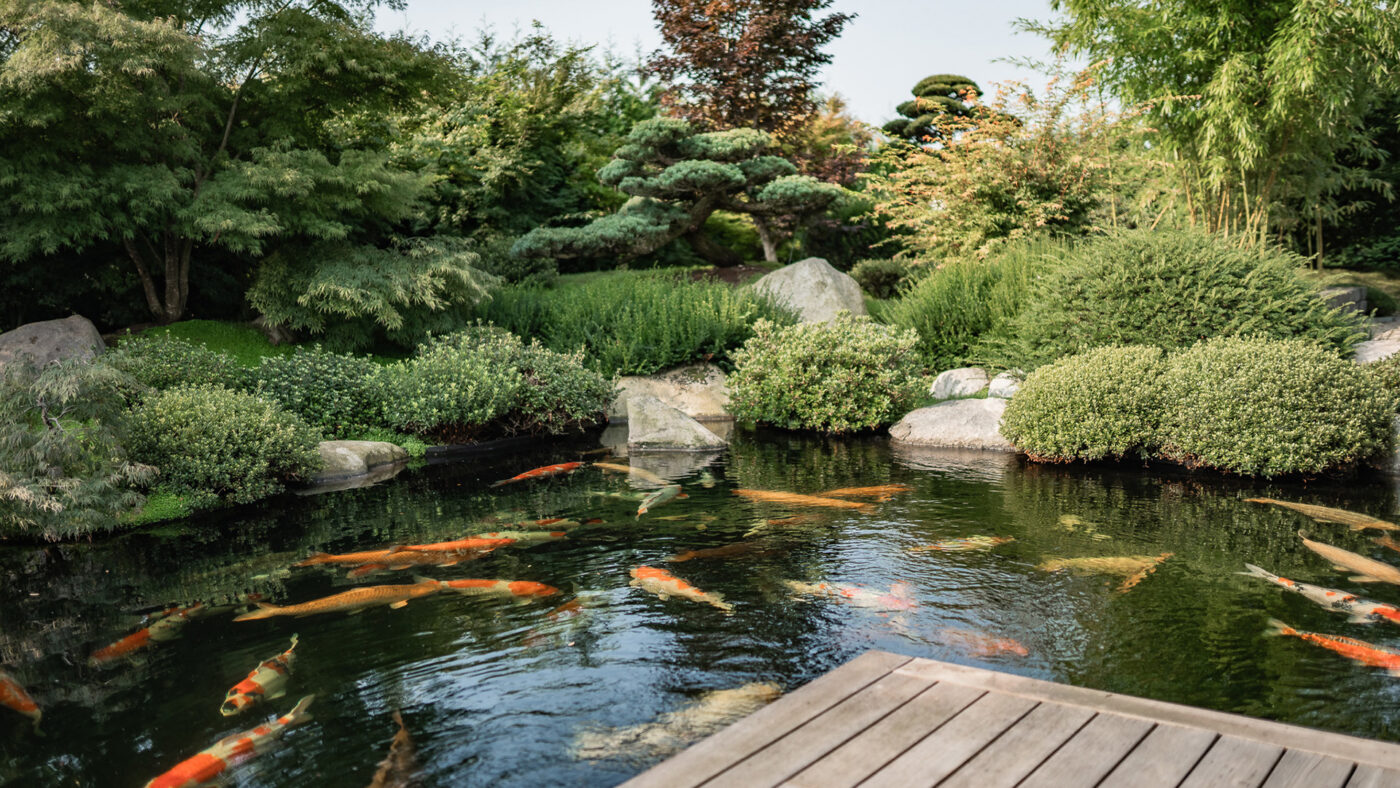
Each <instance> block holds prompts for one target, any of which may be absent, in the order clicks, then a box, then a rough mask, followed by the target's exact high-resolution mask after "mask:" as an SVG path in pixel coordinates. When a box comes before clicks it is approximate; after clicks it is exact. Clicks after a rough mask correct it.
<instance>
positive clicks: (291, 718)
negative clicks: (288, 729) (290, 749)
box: [281, 695, 316, 725]
mask: <svg viewBox="0 0 1400 788" xmlns="http://www.w3.org/2000/svg"><path fill="white" fill-rule="evenodd" d="M313 700H316V696H315V695H307V696H306V697H304V698H302V699H301V700H299V701H297V705H295V706H293V707H292V710H291V711H289V712H287V713H286V715H285V716H283V717H282V718H281V719H282V720H284V721H285V722H286V724H287V725H299V724H301V723H303V722H310V721H311V714H310V713H309V712H307V709H308V708H310V707H311V701H313Z"/></svg>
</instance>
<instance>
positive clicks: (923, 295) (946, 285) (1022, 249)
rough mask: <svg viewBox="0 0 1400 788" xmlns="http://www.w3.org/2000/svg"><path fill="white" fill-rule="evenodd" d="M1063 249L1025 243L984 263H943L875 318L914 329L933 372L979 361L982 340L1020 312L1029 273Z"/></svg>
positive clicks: (1053, 244) (1044, 242)
mask: <svg viewBox="0 0 1400 788" xmlns="http://www.w3.org/2000/svg"><path fill="white" fill-rule="evenodd" d="M1067 248H1068V247H1066V246H1065V245H1063V244H1062V243H1058V242H1054V241H1047V240H1041V241H1035V242H1029V241H1027V242H1021V243H1018V244H1013V245H1011V246H1008V247H1006V248H1005V249H1004V250H1003V251H1002V252H1001V253H1000V254H998V255H996V256H994V257H992V258H989V259H987V260H965V261H954V262H949V263H945V264H943V265H941V266H939V267H938V268H937V269H936V270H934V271H931V272H930V273H928V274H927V275H926V276H924V278H923V279H922V280H920V281H919V282H918V283H917V284H915V285H914V286H913V287H910V288H908V289H907V290H905V291H904V293H903V294H902V295H901V296H900V297H899V299H898V300H895V301H891V302H889V303H888V304H885V305H884V307H883V308H882V309H881V310H880V314H879V315H878V316H879V318H880V319H881V320H882V321H883V322H885V323H889V324H890V325H893V326H898V327H900V328H910V329H913V330H915V331H917V332H918V334H919V353H920V355H921V356H922V357H923V359H924V362H925V363H926V364H927V365H929V366H930V367H932V368H933V369H938V370H942V369H949V368H952V367H958V366H962V365H963V364H965V363H967V362H970V361H977V360H980V359H979V358H978V356H979V350H980V347H981V344H982V341H983V339H984V338H985V337H986V336H988V335H989V334H992V333H994V332H996V331H997V330H998V329H1000V328H1001V327H1002V326H1004V325H1005V324H1006V323H1007V321H1009V320H1011V318H1013V317H1014V316H1015V315H1016V314H1017V312H1018V311H1019V310H1020V309H1021V306H1022V304H1023V303H1025V300H1026V293H1027V291H1028V290H1029V288H1030V283H1031V277H1032V276H1033V274H1034V273H1035V272H1036V271H1037V270H1039V269H1040V268H1042V267H1044V265H1046V264H1047V263H1046V262H1045V261H1046V260H1048V259H1053V258H1054V257H1055V256H1058V255H1061V254H1064V253H1065V251H1066V249H1067ZM1004 366H1015V364H1006V365H1004Z"/></svg>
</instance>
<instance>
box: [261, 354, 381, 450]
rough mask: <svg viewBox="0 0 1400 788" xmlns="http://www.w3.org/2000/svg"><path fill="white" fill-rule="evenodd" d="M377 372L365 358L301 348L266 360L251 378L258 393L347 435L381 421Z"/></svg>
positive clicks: (331, 432) (320, 425) (332, 432)
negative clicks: (372, 383) (287, 354)
mask: <svg viewBox="0 0 1400 788" xmlns="http://www.w3.org/2000/svg"><path fill="white" fill-rule="evenodd" d="M378 371H379V365H378V364H376V363H374V362H373V361H371V360H369V359H368V358H365V357H362V356H352V355H348V354H344V353H332V352H330V351H327V350H322V349H320V348H309V349H308V348H298V349H297V350H296V351H295V352H294V353H292V355H290V356H271V357H268V358H264V359H263V360H262V363H261V364H259V365H258V367H257V368H256V369H254V370H252V371H251V375H250V377H251V379H252V381H253V385H254V386H255V387H256V391H257V393H258V395H259V396H261V397H263V398H264V399H268V400H271V401H273V402H276V403H277V404H278V405H281V406H282V408H283V409H284V410H287V411H290V412H292V413H295V414H297V415H298V416H300V417H301V418H302V419H303V420H304V421H306V423H308V424H311V425H312V426H314V427H316V428H318V429H320V430H321V431H322V432H324V433H325V434H326V435H330V436H333V437H336V438H343V437H346V436H347V435H350V434H353V433H359V432H362V431H363V430H365V429H366V428H368V427H370V426H372V425H375V424H377V423H378V422H379V418H380V409H381V408H380V403H379V396H378V389H377V388H376V387H375V386H373V385H371V381H372V379H373V377H374V375H375V373H377V372H378Z"/></svg>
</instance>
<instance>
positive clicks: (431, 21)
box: [377, 0, 1050, 125]
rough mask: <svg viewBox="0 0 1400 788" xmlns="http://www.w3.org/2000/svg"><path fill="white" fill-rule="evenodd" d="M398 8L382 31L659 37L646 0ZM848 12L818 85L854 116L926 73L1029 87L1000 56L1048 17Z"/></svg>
mask: <svg viewBox="0 0 1400 788" xmlns="http://www.w3.org/2000/svg"><path fill="white" fill-rule="evenodd" d="M407 2H408V8H407V9H406V10H404V11H383V10H381V11H380V14H379V17H378V19H377V27H379V29H381V30H384V31H394V30H407V31H409V32H412V33H419V34H421V33H427V34H428V35H429V36H431V37H432V38H434V39H439V40H441V39H444V38H452V37H461V38H463V39H471V38H473V37H475V33H476V31H477V30H478V29H480V28H481V27H482V26H483V25H489V26H491V27H494V28H495V30H496V32H497V34H499V35H502V36H505V37H509V36H511V35H512V34H513V33H514V31H515V30H516V29H520V30H525V29H528V27H529V25H530V22H531V20H539V21H540V22H541V23H543V24H544V26H545V28H546V29H548V30H549V31H550V32H551V33H553V34H554V35H555V36H557V37H559V38H563V39H565V40H569V41H572V42H575V43H580V44H601V45H603V46H604V48H607V47H611V48H612V49H613V50H615V51H616V52H618V53H619V54H622V55H625V56H627V57H628V58H630V57H631V56H632V54H633V53H634V52H635V51H636V49H637V47H638V45H640V46H641V48H642V51H643V52H644V53H650V52H651V51H653V50H655V49H656V48H657V47H658V46H659V45H660V43H661V40H660V37H659V36H658V35H657V33H656V30H655V28H654V26H653V21H652V17H651V3H650V0H594V1H593V2H589V0H499V1H498V2H489V3H488V2H480V0H407ZM830 10H832V11H845V12H848V13H855V14H857V17H856V19H855V20H853V21H852V22H850V23H849V24H848V25H847V26H846V29H845V31H844V32H843V33H842V34H841V37H840V38H838V39H837V40H836V41H834V42H832V43H831V44H830V45H829V46H828V47H827V51H828V52H830V53H831V55H832V61H831V64H830V65H828V66H827V68H826V71H825V72H824V74H823V82H824V85H823V90H824V91H826V92H831V91H835V92H837V93H840V94H841V95H843V96H845V97H846V99H847V100H848V101H849V102H850V105H851V110H852V111H853V112H854V113H855V115H856V117H858V118H860V119H861V120H864V121H866V122H868V123H873V124H875V125H880V124H881V123H883V122H885V121H886V120H890V119H891V118H893V117H894V116H895V111H894V107H895V105H896V104H898V103H899V102H901V101H904V100H905V99H908V98H909V97H910V93H909V90H910V88H912V87H914V83H915V82H918V81H919V80H920V79H922V78H924V77H926V76H928V75H929V74H938V73H953V74H962V75H964V76H967V77H970V78H971V79H972V80H973V81H975V82H977V83H978V84H980V85H981V86H982V89H983V91H986V92H991V86H992V84H993V83H995V82H999V81H1005V80H1017V79H1019V80H1022V81H1025V82H1027V83H1028V84H1030V85H1031V86H1032V87H1034V88H1040V87H1043V85H1044V82H1045V79H1044V77H1041V76H1039V75H1037V74H1035V73H1034V72H1031V71H1029V70H1027V69H1024V68H1021V67H1018V66H1015V65H1012V64H1009V63H1005V62H994V61H996V60H997V59H999V58H1007V57H1022V58H1024V57H1029V58H1034V59H1037V60H1044V59H1047V58H1048V55H1049V46H1048V44H1047V42H1046V41H1045V40H1044V39H1043V38H1040V37H1039V36H1035V35H1031V34H1028V33H1016V32H1015V31H1013V30H1012V26H1011V25H1012V22H1013V21H1014V20H1015V19H1016V18H1017V17H1029V18H1034V19H1046V18H1048V17H1049V16H1050V4H1049V0H973V2H950V1H949V0H922V1H920V0H836V2H835V3H834V4H833V5H832V8H831V9H830Z"/></svg>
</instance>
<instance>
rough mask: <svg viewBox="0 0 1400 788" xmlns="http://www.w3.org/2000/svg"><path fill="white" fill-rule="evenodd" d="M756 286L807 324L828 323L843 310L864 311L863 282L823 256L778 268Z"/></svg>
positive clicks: (755, 287) (863, 312)
mask: <svg viewBox="0 0 1400 788" xmlns="http://www.w3.org/2000/svg"><path fill="white" fill-rule="evenodd" d="M753 286H754V289H755V290H757V291H758V292H760V293H765V294H767V295H769V296H771V297H772V298H773V300H774V301H777V302H778V303H780V304H783V305H785V306H787V307H789V308H790V309H793V310H794V311H796V312H797V313H798V314H799V315H800V316H801V318H802V322H804V323H825V322H827V321H829V320H832V319H834V318H835V317H836V313H837V312H840V311H841V310H843V309H844V310H846V311H848V312H850V313H851V314H853V315H863V314H865V298H864V296H862V295H861V291H860V285H858V284H856V280H854V279H852V278H851V277H849V276H847V275H846V274H843V273H841V272H840V271H837V270H836V269H835V268H832V267H831V264H830V263H828V262H827V261H825V260H823V259H821V258H820V257H808V258H807V259H806V260H803V261H801V262H798V263H793V264H792V265H787V266H784V267H782V268H779V269H778V270H776V271H774V272H773V273H771V274H766V275H765V276H764V277H763V278H761V279H759V280H758V281H757V282H754V284H753Z"/></svg>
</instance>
